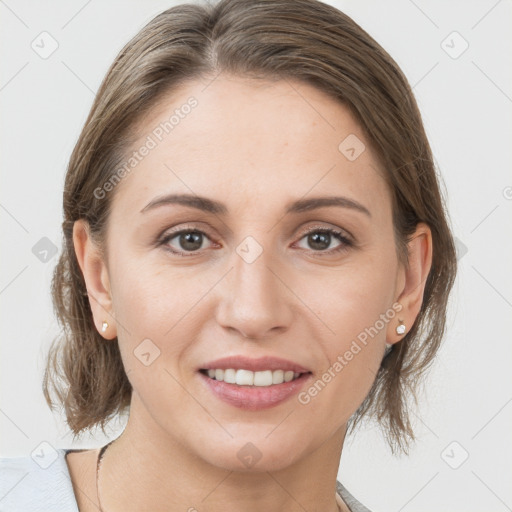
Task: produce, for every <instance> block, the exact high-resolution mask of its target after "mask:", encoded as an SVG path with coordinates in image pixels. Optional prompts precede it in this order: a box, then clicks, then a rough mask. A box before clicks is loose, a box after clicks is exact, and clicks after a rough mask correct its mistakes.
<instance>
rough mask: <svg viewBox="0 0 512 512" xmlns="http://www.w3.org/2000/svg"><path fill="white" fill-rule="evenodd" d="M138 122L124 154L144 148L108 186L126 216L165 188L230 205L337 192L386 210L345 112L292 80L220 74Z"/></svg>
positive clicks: (382, 187)
mask: <svg viewBox="0 0 512 512" xmlns="http://www.w3.org/2000/svg"><path fill="white" fill-rule="evenodd" d="M137 128H138V130H137V134H138V140H137V142H136V143H135V144H133V147H132V148H131V152H138V153H141V151H139V150H140V149H141V148H142V147H143V146H147V147H148V148H149V150H144V151H143V152H144V156H142V157H141V156H140V155H139V156H138V160H137V162H136V165H134V166H133V169H131V170H130V171H129V173H127V176H126V177H125V178H124V179H123V180H122V181H121V183H120V185H118V189H117V190H116V194H115V201H114V210H116V209H118V210H119V209H121V210H123V212H122V213H123V214H125V215H129V214H131V213H132V212H133V211H136V212H137V213H138V212H139V211H140V210H141V209H142V208H143V207H144V206H145V205H146V204H147V203H148V202H149V201H150V200H151V199H153V198H154V197H155V196H158V195H162V194H165V193H171V192H174V193H189V194H197V195H199V196H205V197H212V198H214V199H217V200H221V201H223V202H226V203H230V205H231V206H230V210H233V211H234V212H235V211H236V212H241V211H249V210H251V208H252V209H256V210H259V211H260V212H261V207H262V205H265V207H267V208H268V209H269V210H270V209H272V208H274V206H276V207H277V206H280V207H282V204H283V202H289V201H291V200H295V199H298V198H301V197H304V196H306V195H310V196H315V195H325V194H331V195H336V193H339V194H343V195H347V196H352V197H353V198H358V199H357V200H359V201H360V202H362V203H365V204H366V205H371V207H372V209H373V210H377V212H376V213H377V215H378V214H379V213H380V214H385V213H386V212H385V210H386V209H389V201H390V198H389V195H388V191H387V187H386V184H385V181H384V180H383V178H382V175H381V174H382V170H381V169H380V164H379V162H378V160H377V158H376V156H375V155H374V154H373V153H372V150H371V148H370V146H369V144H368V141H367V140H366V139H365V136H364V134H363V131H362V129H361V127H360V126H359V124H358V123H357V121H356V120H355V118H354V117H353V115H352V114H351V112H350V110H349V109H348V108H347V107H346V106H344V105H343V104H342V103H340V102H338V101H335V100H334V99H332V98H331V97H329V96H328V95H326V94H325V93H324V92H322V91H320V90H319V89H317V88H315V87H313V86H311V85H309V84H305V83H303V82H300V81H290V80H280V81H275V82H271V81H265V80H253V79H247V78H240V77H233V76H229V75H223V74H221V75H219V76H218V77H217V78H215V79H214V80H213V81H207V80H197V81H193V82H189V83H186V84H183V85H182V86H181V87H179V88H177V89H176V90H173V91H172V93H170V94H169V95H167V96H165V97H164V98H163V99H162V100H160V101H159V103H158V105H156V106H155V107H154V108H153V109H152V110H151V111H150V112H149V114H148V115H147V116H146V117H145V119H144V120H143V121H142V122H141V123H140V125H139V126H138V127H137ZM347 150H348V153H347ZM131 152H130V153H129V154H128V155H127V158H129V157H130V154H131ZM354 155H355V156H356V158H355V159H354ZM116 204H117V206H116ZM379 209H380V210H381V211H380V212H379V211H378V210H379Z"/></svg>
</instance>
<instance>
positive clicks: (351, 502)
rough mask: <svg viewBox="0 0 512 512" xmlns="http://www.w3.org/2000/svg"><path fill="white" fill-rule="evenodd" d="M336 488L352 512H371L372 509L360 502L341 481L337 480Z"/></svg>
mask: <svg viewBox="0 0 512 512" xmlns="http://www.w3.org/2000/svg"><path fill="white" fill-rule="evenodd" d="M336 490H337V491H338V494H339V495H340V496H341V497H342V498H343V501H344V502H345V503H346V504H347V506H348V508H349V509H350V510H351V512H371V510H370V509H368V508H366V507H365V506H364V505H363V504H362V503H359V501H357V500H356V499H355V498H354V496H352V494H350V493H349V492H348V491H347V489H345V487H343V485H341V483H340V482H339V481H336Z"/></svg>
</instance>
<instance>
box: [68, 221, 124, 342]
mask: <svg viewBox="0 0 512 512" xmlns="http://www.w3.org/2000/svg"><path fill="white" fill-rule="evenodd" d="M73 245H74V248H75V253H76V257H77V260H78V264H79V266H80V269H81V271H82V274H83V276H84V280H85V284H86V287H87V294H88V296H89V303H90V305H91V310H92V314H93V317H94V323H95V325H96V328H97V329H98V332H99V333H100V334H101V335H102V336H103V337H104V338H106V339H113V338H115V337H116V335H117V334H116V329H115V319H114V317H113V309H112V297H111V293H110V280H109V277H108V269H107V266H106V264H105V262H104V261H103V258H102V256H101V252H100V249H99V247H98V246H97V245H96V243H95V242H94V241H93V239H92V238H91V235H90V230H89V225H88V223H87V221H85V220H84V219H79V220H77V221H76V222H75V223H74V225H73Z"/></svg>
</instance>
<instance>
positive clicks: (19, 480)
mask: <svg viewBox="0 0 512 512" xmlns="http://www.w3.org/2000/svg"><path fill="white" fill-rule="evenodd" d="M66 451H67V450H65V449H63V448H60V449H54V448H52V447H51V446H48V449H45V448H44V447H42V448H41V449H40V451H39V452H33V453H32V454H31V455H27V456H23V457H2V458H0V512H19V511H23V512H36V511H37V512H38V511H41V512H43V511H44V512H78V506H77V503H76V499H75V494H74V492H73V484H72V482H71V478H70V475H69V469H68V466H67V463H66V459H65V455H66Z"/></svg>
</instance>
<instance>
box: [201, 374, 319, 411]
mask: <svg viewBox="0 0 512 512" xmlns="http://www.w3.org/2000/svg"><path fill="white" fill-rule="evenodd" d="M198 374H199V375H200V377H201V380H202V381H203V384H204V385H205V387H206V389H207V390H208V392H209V393H212V395H213V396H214V397H215V398H217V399H219V400H220V401H222V402H223V403H225V404H228V405H230V406H232V407H236V408H238V409H242V410H245V411H261V410H263V409H269V408H272V407H276V406H278V405H279V404H281V403H284V402H286V401H287V400H289V399H291V397H293V396H294V395H296V394H297V393H299V391H300V390H301V389H302V388H303V387H304V386H305V385H306V383H307V382H309V381H310V380H311V378H312V375H313V374H312V373H311V372H309V371H308V372H294V371H291V370H287V371H284V370H279V369H278V370H272V371H271V370H260V371H255V372H253V371H251V370H246V369H235V368H228V369H222V368H219V369H212V368H209V369H205V368H203V369H201V370H199V371H198Z"/></svg>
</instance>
